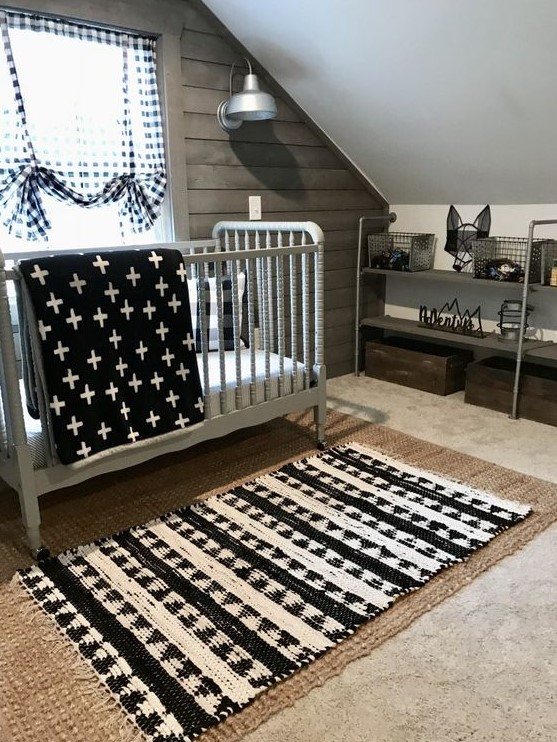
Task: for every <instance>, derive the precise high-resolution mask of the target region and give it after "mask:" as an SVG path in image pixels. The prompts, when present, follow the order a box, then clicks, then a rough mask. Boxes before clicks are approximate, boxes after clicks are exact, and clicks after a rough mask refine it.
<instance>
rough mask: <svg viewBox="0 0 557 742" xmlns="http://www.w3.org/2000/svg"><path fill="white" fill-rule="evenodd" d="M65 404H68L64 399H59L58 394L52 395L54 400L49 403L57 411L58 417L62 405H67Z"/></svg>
mask: <svg viewBox="0 0 557 742" xmlns="http://www.w3.org/2000/svg"><path fill="white" fill-rule="evenodd" d="M65 406H66V403H65V402H64V400H63V399H58V395H57V394H56V395H54V397H52V402H51V403H50V405H49V407H50V409H51V410H54V412H55V413H56V417H60V410H61V409H62V407H65Z"/></svg>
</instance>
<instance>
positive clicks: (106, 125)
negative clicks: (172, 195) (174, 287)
mask: <svg viewBox="0 0 557 742" xmlns="http://www.w3.org/2000/svg"><path fill="white" fill-rule="evenodd" d="M0 26H1V31H2V42H3V43H2V48H1V49H0V101H1V103H0V241H1V244H2V246H3V247H4V249H8V250H21V251H23V250H25V249H29V248H32V249H35V250H36V249H37V248H38V247H47V248H67V247H87V246H91V247H93V246H94V247H102V246H110V245H118V244H131V243H139V242H153V241H157V240H159V239H160V238H161V236H160V234H158V235H157V233H156V232H155V229H156V227H157V225H158V224H159V223H160V220H159V219H158V217H159V214H160V210H161V205H162V201H163V197H164V193H165V185H166V172H165V162H164V146H163V137H162V121H161V113H160V104H159V99H158V92H157V84H156V66H155V40H154V39H153V38H145V37H142V36H136V35H133V34H124V33H119V32H116V31H112V30H107V29H100V28H92V27H90V26H82V25H80V24H76V23H70V22H66V21H60V20H57V19H56V20H55V19H52V18H43V17H39V16H31V15H28V14H23V13H11V12H2V11H0Z"/></svg>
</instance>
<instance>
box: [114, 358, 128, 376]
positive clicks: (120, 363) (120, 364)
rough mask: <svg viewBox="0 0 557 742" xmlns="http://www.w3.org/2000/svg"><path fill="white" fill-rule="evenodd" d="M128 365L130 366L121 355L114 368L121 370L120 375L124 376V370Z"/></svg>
mask: <svg viewBox="0 0 557 742" xmlns="http://www.w3.org/2000/svg"><path fill="white" fill-rule="evenodd" d="M127 367H128V364H127V363H124V361H123V360H122V356H120V357H119V358H118V363H117V364H116V366H115V367H114V368H115V369H116V371H118V372H119V374H120V376H122V377H123V376H124V371H125V370H126V369H127Z"/></svg>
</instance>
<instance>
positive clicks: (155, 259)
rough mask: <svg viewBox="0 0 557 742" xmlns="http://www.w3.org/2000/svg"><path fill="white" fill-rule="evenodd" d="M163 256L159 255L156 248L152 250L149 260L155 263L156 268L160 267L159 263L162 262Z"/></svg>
mask: <svg viewBox="0 0 557 742" xmlns="http://www.w3.org/2000/svg"><path fill="white" fill-rule="evenodd" d="M162 260H163V257H162V255H157V253H156V252H155V251H154V250H151V256H150V257H149V262H150V263H153V264H154V266H155V268H156V270H158V269H159V263H162Z"/></svg>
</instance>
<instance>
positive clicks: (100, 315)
mask: <svg viewBox="0 0 557 742" xmlns="http://www.w3.org/2000/svg"><path fill="white" fill-rule="evenodd" d="M93 319H94V320H95V322H98V323H99V325H100V326H101V329H102V328H103V327H104V321H105V319H108V314H105V313H104V312H103V311H102V310H101V308H100V307H97V313H96V314H94V315H93Z"/></svg>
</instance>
